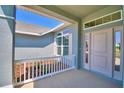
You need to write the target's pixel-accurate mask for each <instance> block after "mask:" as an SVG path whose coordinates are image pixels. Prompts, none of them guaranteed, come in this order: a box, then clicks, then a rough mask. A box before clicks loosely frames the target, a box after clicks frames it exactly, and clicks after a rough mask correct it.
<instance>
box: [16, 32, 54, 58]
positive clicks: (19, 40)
mask: <svg viewBox="0 0 124 93" xmlns="http://www.w3.org/2000/svg"><path fill="white" fill-rule="evenodd" d="M53 45H54V34H53V33H49V34H47V35H44V36H40V37H38V36H31V35H21V34H16V35H15V60H19V59H26V58H36V57H46V56H54V49H53V47H54V46H53Z"/></svg>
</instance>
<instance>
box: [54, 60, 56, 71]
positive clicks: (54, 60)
mask: <svg viewBox="0 0 124 93" xmlns="http://www.w3.org/2000/svg"><path fill="white" fill-rule="evenodd" d="M55 66H56V64H55V59H54V72H55V71H56V68H55Z"/></svg>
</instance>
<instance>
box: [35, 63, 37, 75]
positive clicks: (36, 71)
mask: <svg viewBox="0 0 124 93" xmlns="http://www.w3.org/2000/svg"><path fill="white" fill-rule="evenodd" d="M35 68H36V72H35V73H36V77H37V61H36V63H35Z"/></svg>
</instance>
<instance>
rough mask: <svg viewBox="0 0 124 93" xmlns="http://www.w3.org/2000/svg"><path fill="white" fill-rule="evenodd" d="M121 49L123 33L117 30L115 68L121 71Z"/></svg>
mask: <svg viewBox="0 0 124 93" xmlns="http://www.w3.org/2000/svg"><path fill="white" fill-rule="evenodd" d="M120 51H121V33H120V32H115V49H114V55H115V62H114V70H115V71H120Z"/></svg>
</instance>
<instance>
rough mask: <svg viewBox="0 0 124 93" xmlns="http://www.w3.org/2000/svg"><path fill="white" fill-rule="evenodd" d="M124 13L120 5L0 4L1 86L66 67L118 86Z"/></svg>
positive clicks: (122, 66) (123, 52) (123, 59)
mask: <svg viewBox="0 0 124 93" xmlns="http://www.w3.org/2000/svg"><path fill="white" fill-rule="evenodd" d="M79 10H81V11H79ZM123 14H124V6H121V5H118V6H114V5H113V6H106V5H104V6H100V5H99V6H83V5H82V6H73V5H72V6H59V5H58V6H9V5H8V6H0V40H1V45H0V60H1V62H0V76H1V77H0V87H4V86H5V87H13V86H15V85H20V84H25V83H28V82H31V81H34V80H37V79H41V78H44V77H47V76H52V75H53V74H57V73H60V72H64V71H67V70H71V69H86V70H88V71H91V72H92V71H93V72H97V73H98V75H100V74H102V75H104V76H105V77H108V78H110V79H112V80H115V81H116V80H117V81H120V82H121V83H123V82H124V77H123V75H124V70H123V69H124V57H123V55H124V49H123V46H124V32H123V31H124V29H123V28H124V27H123V23H124V15H123ZM117 47H119V48H117ZM123 86H124V83H123ZM121 87H122V86H121Z"/></svg>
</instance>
